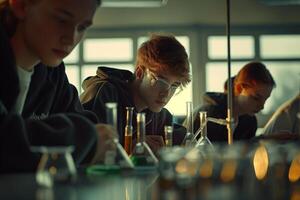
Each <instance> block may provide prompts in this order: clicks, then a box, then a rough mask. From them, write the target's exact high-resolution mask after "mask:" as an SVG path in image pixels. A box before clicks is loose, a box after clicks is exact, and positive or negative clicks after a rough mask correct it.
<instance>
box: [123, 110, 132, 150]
mask: <svg viewBox="0 0 300 200" xmlns="http://www.w3.org/2000/svg"><path fill="white" fill-rule="evenodd" d="M132 114H133V107H126V126H125V131H124V134H125V135H124V148H125V151H126V152H127V154H128V155H131V153H132V132H133V126H132Z"/></svg>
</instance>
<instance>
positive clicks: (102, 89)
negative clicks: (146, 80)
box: [80, 67, 186, 144]
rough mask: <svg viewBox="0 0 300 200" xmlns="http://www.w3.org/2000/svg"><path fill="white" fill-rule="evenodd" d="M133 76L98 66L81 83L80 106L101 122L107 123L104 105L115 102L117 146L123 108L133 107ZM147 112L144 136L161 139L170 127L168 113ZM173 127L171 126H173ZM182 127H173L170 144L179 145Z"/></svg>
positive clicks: (134, 132)
mask: <svg viewBox="0 0 300 200" xmlns="http://www.w3.org/2000/svg"><path fill="white" fill-rule="evenodd" d="M133 79H134V75H133V74H132V73H131V72H130V71H127V70H120V69H113V68H108V67H99V68H98V70H97V75H96V76H93V77H89V78H87V79H86V80H85V81H84V82H83V89H84V92H83V93H82V95H81V96H80V98H81V102H82V103H83V107H84V108H85V109H88V110H92V111H93V112H95V113H96V114H97V116H98V118H99V119H100V121H101V122H103V123H105V122H106V114H105V103H107V102H117V103H118V112H117V113H118V116H117V117H118V133H119V139H120V143H122V144H123V143H124V141H123V140H124V138H123V135H124V129H125V124H126V107H135V106H134V102H133V95H132V91H131V89H130V83H131V82H132V81H133ZM143 112H145V113H146V134H147V135H162V136H164V126H165V125H172V115H171V113H170V112H169V111H168V110H167V109H165V108H163V109H162V110H161V111H160V112H159V113H154V112H152V111H150V110H149V109H146V110H144V111H143ZM135 119H136V112H134V114H133V130H134V131H133V134H134V135H133V136H134V137H135V134H136V120H135ZM173 125H174V124H173ZM185 132H186V130H185V128H184V127H182V126H180V125H178V124H175V125H174V131H173V134H174V137H173V143H174V144H180V143H181V141H182V140H183V138H184V135H185Z"/></svg>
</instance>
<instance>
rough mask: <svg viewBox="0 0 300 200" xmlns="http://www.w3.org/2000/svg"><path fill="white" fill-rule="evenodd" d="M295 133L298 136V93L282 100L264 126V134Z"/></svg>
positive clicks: (299, 123) (299, 104) (299, 109)
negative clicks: (284, 100)
mask: <svg viewBox="0 0 300 200" xmlns="http://www.w3.org/2000/svg"><path fill="white" fill-rule="evenodd" d="M283 133H287V134H286V135H288V133H291V134H297V135H298V137H299V136H300V93H298V94H297V95H296V96H295V97H293V98H291V99H289V100H287V101H286V102H284V103H283V104H282V105H281V106H280V107H279V108H278V109H277V110H276V111H275V112H274V114H273V115H272V117H271V118H270V120H269V121H268V123H267V124H266V126H265V127H264V130H263V134H264V135H272V134H283Z"/></svg>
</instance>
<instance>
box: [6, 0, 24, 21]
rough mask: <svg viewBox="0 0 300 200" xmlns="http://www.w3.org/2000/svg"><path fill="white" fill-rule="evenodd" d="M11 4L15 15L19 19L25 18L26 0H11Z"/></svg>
mask: <svg viewBox="0 0 300 200" xmlns="http://www.w3.org/2000/svg"><path fill="white" fill-rule="evenodd" d="M9 4H10V6H11V9H12V11H13V13H14V15H15V16H16V17H17V18H18V19H24V17H25V13H26V12H25V0H9Z"/></svg>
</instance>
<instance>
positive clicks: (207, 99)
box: [194, 92, 257, 142]
mask: <svg viewBox="0 0 300 200" xmlns="http://www.w3.org/2000/svg"><path fill="white" fill-rule="evenodd" d="M199 111H206V112H207V116H208V117H214V118H220V119H226V117H227V95H226V94H224V93H214V92H207V93H206V94H205V95H204V105H203V106H201V107H200V108H198V109H195V111H194V116H195V117H194V131H195V132H196V131H197V130H198V128H199V126H200V119H199V118H200V116H199ZM256 129H257V120H256V117H255V116H251V115H242V116H239V119H238V125H237V127H236V128H235V130H234V133H233V139H234V140H245V139H251V138H253V137H254V136H255V132H256ZM207 136H208V138H209V139H210V140H211V141H224V142H226V141H227V138H228V136H227V128H226V126H223V125H219V124H215V123H213V122H208V123H207Z"/></svg>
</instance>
